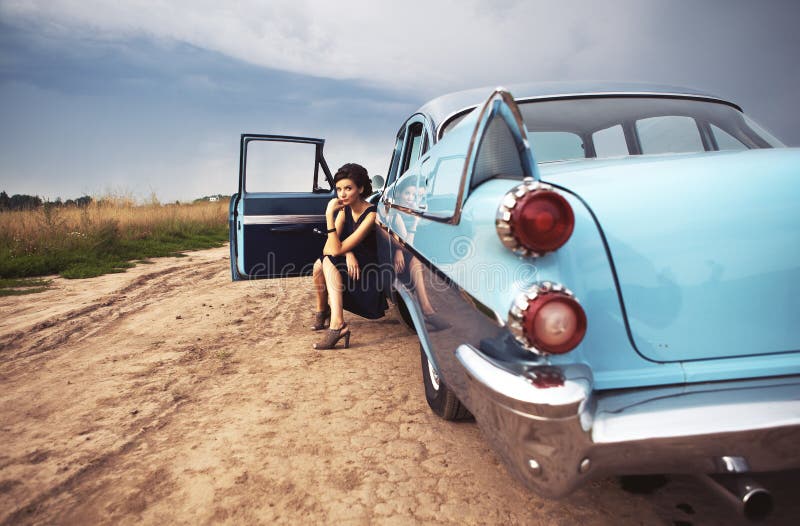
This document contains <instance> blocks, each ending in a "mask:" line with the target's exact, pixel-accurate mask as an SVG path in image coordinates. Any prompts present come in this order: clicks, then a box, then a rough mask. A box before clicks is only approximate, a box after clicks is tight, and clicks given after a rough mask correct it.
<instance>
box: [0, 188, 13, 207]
mask: <svg viewBox="0 0 800 526" xmlns="http://www.w3.org/2000/svg"><path fill="white" fill-rule="evenodd" d="M10 207H11V198H10V197H8V194H7V193H6V192H5V190H3V191H2V192H0V211H3V210H8V209H9V208H10Z"/></svg>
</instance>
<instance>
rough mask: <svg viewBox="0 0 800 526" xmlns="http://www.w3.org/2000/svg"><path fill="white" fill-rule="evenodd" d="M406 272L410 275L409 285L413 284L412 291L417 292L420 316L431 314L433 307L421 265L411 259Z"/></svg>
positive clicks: (415, 259)
mask: <svg viewBox="0 0 800 526" xmlns="http://www.w3.org/2000/svg"><path fill="white" fill-rule="evenodd" d="M408 267H409V268H408V271H409V274H410V275H411V283H413V284H414V290H415V291H416V292H417V299H419V306H420V307H421V308H422V314H425V315H426V316H427V315H430V314H433V313H434V312H436V311H434V310H433V305H431V302H430V299H428V290H427V289H426V288H425V274H424V273H423V272H424V270H423V268H422V263H420V262H419V260H418V259H417V258H413V257H412V258H411V260H410V261H409V262H408Z"/></svg>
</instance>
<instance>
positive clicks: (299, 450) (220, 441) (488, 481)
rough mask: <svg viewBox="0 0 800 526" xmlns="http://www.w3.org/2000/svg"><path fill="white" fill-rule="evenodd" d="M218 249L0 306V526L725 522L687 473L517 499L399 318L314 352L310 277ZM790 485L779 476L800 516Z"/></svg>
mask: <svg viewBox="0 0 800 526" xmlns="http://www.w3.org/2000/svg"><path fill="white" fill-rule="evenodd" d="M228 265H229V262H228V249H227V248H220V249H213V250H206V251H200V252H193V253H190V254H188V256H187V257H183V258H163V259H158V260H155V261H154V263H153V264H140V265H138V266H137V267H136V268H134V269H131V270H129V271H128V272H126V273H124V274H113V275H108V276H103V277H99V278H94V279H87V280H75V281H70V280H63V279H56V280H55V281H54V286H53V288H52V289H51V290H49V291H47V292H44V293H41V294H36V295H31V296H22V297H11V298H0V426H1V429H0V444H1V446H0V521H1V523H2V524H28V523H46V524H94V523H105V524H133V523H147V524H162V523H185V524H186V523H188V524H203V523H237V524H240V523H247V524H257V523H260V524H272V523H291V524H300V523H303V524H306V523H336V524H339V523H343V524H369V523H378V524H414V523H433V522H436V523H445V524H446V523H459V524H531V525H536V524H565V525H568V524H569V525H571V524H577V523H582V524H584V525H592V524H609V525H610V524H614V525H616V524H648V525H649V524H680V525H686V524H731V523H736V522H738V519H737V516H736V515H735V514H734V512H733V511H731V509H730V508H729V507H728V506H727V505H726V504H725V503H723V501H722V500H720V499H719V498H717V497H716V496H715V495H714V494H712V493H710V492H709V491H708V490H706V489H705V488H703V487H702V486H700V485H699V484H698V483H697V482H695V481H694V479H691V478H688V477H675V478H672V479H671V480H670V482H669V484H667V485H666V486H664V487H662V488H660V489H658V490H657V491H655V492H654V493H651V494H648V495H640V494H632V493H629V492H626V491H624V490H623V489H622V487H621V484H620V481H619V480H618V479H606V480H600V481H596V482H594V483H592V484H590V485H589V486H588V487H585V488H583V489H581V490H580V491H578V492H576V493H575V494H573V495H572V496H570V497H569V498H567V499H564V500H561V501H552V500H547V499H542V498H540V497H537V496H536V495H534V494H533V493H531V492H529V491H527V490H525V489H524V488H522V487H521V486H520V485H519V484H518V483H517V482H516V481H515V480H514V479H512V478H511V476H510V475H509V474H508V473H507V472H506V470H505V468H504V467H503V465H501V464H500V463H499V461H498V459H497V457H496V456H495V455H494V453H493V452H492V451H491V450H489V449H488V447H487V445H486V442H485V441H484V439H483V438H482V436H481V433H480V431H479V429H478V427H477V426H476V425H475V424H474V422H466V423H456V424H454V423H448V422H444V421H442V420H440V419H438V418H437V417H436V416H434V415H433V414H432V413H431V412H430V411H429V410H428V407H427V405H426V404H425V399H424V393H423V387H422V380H421V375H420V366H419V354H418V344H417V340H416V337H415V336H414V335H413V334H412V333H411V332H409V331H408V330H407V329H406V328H405V326H404V325H403V324H402V322H400V321H399V317H398V316H397V315H396V314H392V315H390V316H389V317H388V318H386V319H384V320H381V321H366V320H360V319H354V317H351V318H350V321H351V327H352V330H353V340H352V344H353V345H352V347H351V348H350V349H349V350H344V349H341V348H340V349H339V350H336V351H326V352H319V351H314V350H312V349H311V345H312V343H313V342H314V341H316V339H317V338H318V335H317V334H315V333H313V332H311V331H310V330H308V329H307V328H306V327H307V326H308V325H309V322H310V312H311V305H312V292H311V282H310V280H309V279H307V278H302V279H301V278H297V279H287V280H267V281H258V282H239V283H232V282H231V281H230V275H229V267H228ZM797 481H798V477H797V475H796V474H790V476H785V475H784V476H773V477H772V478H771V479H768V480H767V481H765V482H768V483H770V484H772V489H773V490H774V491H775V497H776V501H777V504H778V512H777V514H776V515H775V516H774V517H773V519H772V520H770V521H769V522H768V523H769V524H792V523H794V522H795V521H794V520H792V519H793V518H797V517H800V514H799V513H798V511H799V510H800V504H798V503H797V502H796V501H797V500H798V499H797V498H796V494H795V493H796V490H795V488H796V487H797V485H796V482H797Z"/></svg>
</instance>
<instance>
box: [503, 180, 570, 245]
mask: <svg viewBox="0 0 800 526" xmlns="http://www.w3.org/2000/svg"><path fill="white" fill-rule="evenodd" d="M495 225H496V226H497V233H498V235H499V236H500V240H501V241H502V242H503V244H504V245H506V246H507V247H508V248H510V249H512V250H514V251H517V252H521V253H523V254H524V255H532V256H539V255H542V254H544V253H546V252H552V251H553V250H557V249H558V248H560V247H562V246H563V245H564V243H566V242H567V240H569V238H570V236H571V235H572V230H573V229H574V228H575V214H574V213H573V212H572V207H571V206H570V205H569V203H568V202H567V200H566V199H564V197H563V196H561V195H560V194H558V193H556V192H555V191H553V189H552V187H551V186H550V185H546V184H543V183H540V182H537V181H532V180H528V181H526V182H524V183H523V184H521V185H519V186H517V187H515V188H514V189H512V190H511V191H510V192H509V193H508V194H506V196H505V197H504V198H503V201H502V203H501V204H500V209H499V210H498V212H497V220H496V221H495Z"/></svg>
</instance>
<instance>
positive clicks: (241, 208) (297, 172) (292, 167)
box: [229, 134, 335, 281]
mask: <svg viewBox="0 0 800 526" xmlns="http://www.w3.org/2000/svg"><path fill="white" fill-rule="evenodd" d="M324 144H325V141H324V140H323V139H312V138H309V137H289V136H282V135H254V134H243V135H242V139H241V144H240V151H239V191H238V193H237V194H235V195H234V196H233V197H232V198H231V202H230V208H229V221H230V240H231V276H232V278H233V280H234V281H239V280H244V279H261V278H277V277H288V276H303V275H308V274H311V270H312V268H313V264H314V260H315V259H316V258H318V257H319V256H320V254H321V253H322V247H323V245H324V244H325V236H324V235H320V234H319V233H318V232H315V229H317V230H318V231H323V232H324V230H325V226H326V225H325V208H326V206H327V205H328V201H330V200H331V199H332V198H333V197H335V192H334V190H333V177H332V176H331V172H330V169H329V168H328V165H327V163H326V162H325V159H324V157H323V156H322V147H323V145H324Z"/></svg>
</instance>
